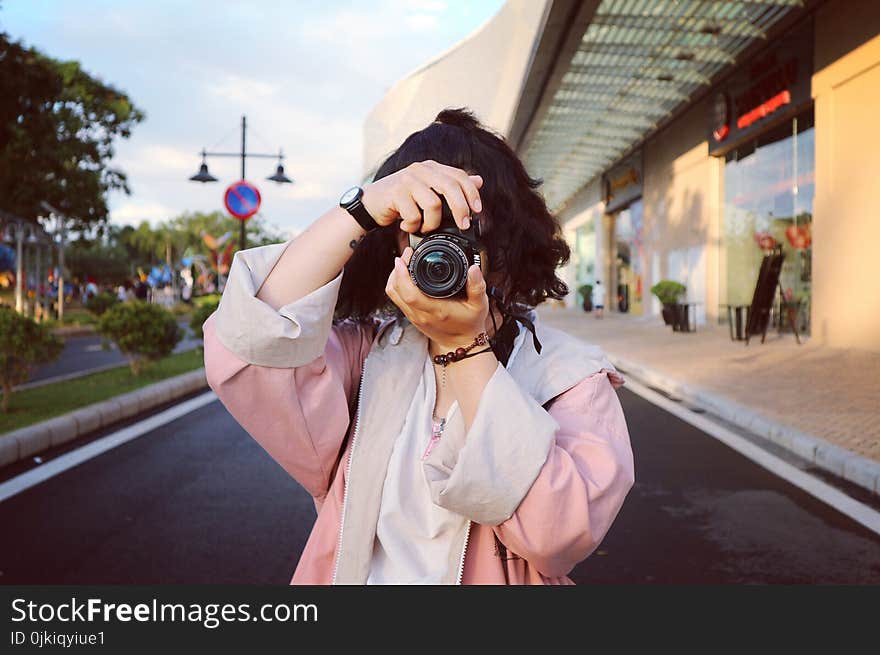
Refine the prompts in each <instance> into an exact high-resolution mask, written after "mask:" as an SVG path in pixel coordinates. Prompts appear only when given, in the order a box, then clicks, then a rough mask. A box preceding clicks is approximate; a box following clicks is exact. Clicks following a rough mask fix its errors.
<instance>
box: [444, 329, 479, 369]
mask: <svg viewBox="0 0 880 655" xmlns="http://www.w3.org/2000/svg"><path fill="white" fill-rule="evenodd" d="M488 343H489V335H488V334H487V333H486V332H480V333H479V334H478V335H477V336H476V338H475V339H474V340H473V342H472V343H470V344H468V345H467V346H464V347H463V348H456V349H455V350H454V351H451V352H448V353H446V354H445V355H434V363H435V364H440V365H441V366H443V367H444V368H445V367H447V366H448V365H449V364H451V363H452V362H458V361H461V360H462V359H465V358H467V357H473V356H474V355H479V354H480V353H484V352H488V351H490V350H492V348H491V347H489V348H486V349H485V350H480V351H479V352H475V353H472V352H470V351H471V350H473V349H474V348H476V347H477V346H485V345H487V344H488Z"/></svg>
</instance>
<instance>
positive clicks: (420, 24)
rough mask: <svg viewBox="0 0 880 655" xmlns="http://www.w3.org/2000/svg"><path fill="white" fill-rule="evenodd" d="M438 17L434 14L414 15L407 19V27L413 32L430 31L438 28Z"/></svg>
mask: <svg viewBox="0 0 880 655" xmlns="http://www.w3.org/2000/svg"><path fill="white" fill-rule="evenodd" d="M437 22H438V19H437V16H434V15H432V14H412V15H411V16H407V17H406V26H407V27H408V28H410V29H411V30H417V31H422V30H430V29H433V28H435V27H437Z"/></svg>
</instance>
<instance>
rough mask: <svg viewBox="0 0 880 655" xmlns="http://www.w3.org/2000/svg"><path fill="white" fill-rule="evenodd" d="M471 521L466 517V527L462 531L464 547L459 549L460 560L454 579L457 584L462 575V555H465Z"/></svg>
mask: <svg viewBox="0 0 880 655" xmlns="http://www.w3.org/2000/svg"><path fill="white" fill-rule="evenodd" d="M471 523H472V521H471V520H470V519H468V523H467V529H466V530H465V533H464V547H463V548H462V549H461V561H460V562H459V563H458V577H457V578H456V580H455V584H457V585H460V584H461V578H462V576H463V575H464V556H465V555H467V547H468V540H469V539H470V537H471Z"/></svg>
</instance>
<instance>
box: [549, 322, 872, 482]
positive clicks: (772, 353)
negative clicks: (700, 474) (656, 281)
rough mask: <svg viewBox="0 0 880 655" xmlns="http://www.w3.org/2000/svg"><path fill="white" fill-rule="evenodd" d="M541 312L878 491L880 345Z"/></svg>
mask: <svg viewBox="0 0 880 655" xmlns="http://www.w3.org/2000/svg"><path fill="white" fill-rule="evenodd" d="M540 316H541V318H542V320H544V321H545V322H546V323H547V324H549V325H553V326H555V327H558V328H560V329H563V330H565V331H566V332H568V333H569V334H573V335H575V336H578V337H580V338H583V339H585V340H586V341H589V342H591V343H596V344H598V345H599V346H601V347H602V348H603V349H604V350H605V352H606V353H607V354H608V356H609V358H610V359H611V361H612V362H614V364H615V366H618V367H620V368H621V369H622V370H624V371H628V372H629V373H630V374H631V375H634V376H636V377H638V378H640V379H642V380H643V381H644V382H646V383H648V384H650V385H651V386H655V387H659V388H661V389H662V390H664V391H667V392H670V393H672V394H675V395H680V396H682V397H684V398H685V399H686V400H689V401H691V402H694V403H696V404H698V405H701V406H703V407H704V408H705V409H707V410H709V411H711V412H713V413H716V414H718V415H720V416H721V417H722V418H724V419H726V420H730V421H732V422H734V423H736V424H738V425H740V426H742V427H744V428H746V429H749V430H751V431H753V432H755V433H757V434H759V435H761V436H764V437H767V438H769V439H772V440H773V441H774V442H776V443H779V444H780V445H782V446H784V447H786V448H788V449H789V450H792V451H794V452H796V453H798V454H799V455H802V456H804V457H806V458H807V459H809V460H811V461H814V462H815V463H816V464H817V465H819V466H821V467H822V468H825V469H828V470H830V471H832V472H834V473H836V474H838V475H841V476H842V477H845V478H847V479H849V480H851V481H853V482H856V483H857V484H860V485H861V486H863V487H865V488H868V489H871V490H872V491H874V492H875V493H880V353H871V352H867V351H858V350H849V349H835V348H829V347H827V346H822V345H818V344H816V343H813V342H812V341H810V340H809V339H807V340H804V343H803V345H800V346H799V345H797V343H796V342H795V339H794V335H793V334H782V335H778V334H777V333H776V330H775V329H768V332H767V341H766V343H764V344H763V345H762V344H761V340H760V337H758V339H757V340H752V342H751V344H750V345H749V346H746V345H745V342H742V341H731V340H730V336H729V331H728V327H727V326H726V325H714V324H709V325H706V326H702V325H701V326H699V328H698V331H697V332H695V333H678V332H673V331H672V328H671V327H668V326H665V325H663V320H662V319H661V318H660V317H656V316H655V317H634V316H627V315H622V314H615V313H611V314H608V313H606V314H605V317H604V318H603V319H601V320H597V319H596V318H595V317H594V316H593V315H592V314H587V313H585V312H584V311H582V310H581V309H576V310H575V309H563V308H559V307H546V308H542V309H541V310H540Z"/></svg>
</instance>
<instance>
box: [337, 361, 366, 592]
mask: <svg viewBox="0 0 880 655" xmlns="http://www.w3.org/2000/svg"><path fill="white" fill-rule="evenodd" d="M367 359H369V357H367V358H366V359H365V360H364V364H363V367H362V369H361V383H360V386H359V387H358V402H357V411H356V412H355V418H354V433H353V434H352V435H351V452H349V453H348V462H347V463H346V465H345V485H344V486H343V489H342V517H341V518H340V520H339V540H338V541H337V542H336V562H335V563H334V565H333V578H332V580H331V581H330V584H334V585H335V584H336V574H337V573H338V572H339V559H340V557H341V556H342V531H343V529H344V528H345V510H346V508H347V507H348V483H349V480H350V479H351V460H353V459H354V449H355V446H357V437H358V432H359V431H360V428H361V407H363V398H364V375H365V374H366V372H367V361H366V360H367Z"/></svg>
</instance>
